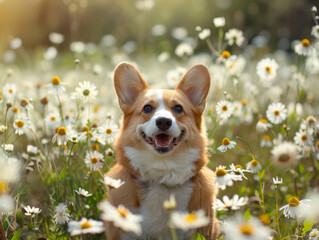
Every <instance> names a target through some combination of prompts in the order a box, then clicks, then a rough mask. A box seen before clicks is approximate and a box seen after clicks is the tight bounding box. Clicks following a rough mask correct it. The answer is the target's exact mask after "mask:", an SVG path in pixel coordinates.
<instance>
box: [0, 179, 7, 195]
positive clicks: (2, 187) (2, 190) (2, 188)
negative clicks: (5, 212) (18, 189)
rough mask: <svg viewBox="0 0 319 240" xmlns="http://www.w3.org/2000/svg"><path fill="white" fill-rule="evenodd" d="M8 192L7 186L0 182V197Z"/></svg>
mask: <svg viewBox="0 0 319 240" xmlns="http://www.w3.org/2000/svg"><path fill="white" fill-rule="evenodd" d="M7 192H8V184H7V183H4V182H1V181H0V195H1V194H2V193H7Z"/></svg>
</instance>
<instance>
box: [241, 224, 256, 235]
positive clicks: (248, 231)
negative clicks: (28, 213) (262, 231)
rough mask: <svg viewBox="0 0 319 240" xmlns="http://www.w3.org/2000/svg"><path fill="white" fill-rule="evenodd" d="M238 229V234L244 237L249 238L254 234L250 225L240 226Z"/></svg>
mask: <svg viewBox="0 0 319 240" xmlns="http://www.w3.org/2000/svg"><path fill="white" fill-rule="evenodd" d="M239 229H240V232H241V233H242V234H243V235H246V236H251V235H253V233H254V226H253V225H251V224H250V223H242V224H240V226H239Z"/></svg>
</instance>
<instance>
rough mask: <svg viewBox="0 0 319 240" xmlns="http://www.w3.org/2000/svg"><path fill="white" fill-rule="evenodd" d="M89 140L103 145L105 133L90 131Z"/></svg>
mask: <svg viewBox="0 0 319 240" xmlns="http://www.w3.org/2000/svg"><path fill="white" fill-rule="evenodd" d="M91 142H95V143H100V144H102V145H105V144H106V142H105V135H104V134H101V133H98V132H96V131H93V132H92V137H91Z"/></svg>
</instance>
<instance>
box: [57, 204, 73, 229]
mask: <svg viewBox="0 0 319 240" xmlns="http://www.w3.org/2000/svg"><path fill="white" fill-rule="evenodd" d="M67 210H68V208H67V206H66V205H65V204H64V203H59V205H58V206H56V207H55V215H54V216H53V218H54V221H55V223H56V224H64V223H67V222H68V221H69V219H70V214H69V213H67V212H66V211H67Z"/></svg>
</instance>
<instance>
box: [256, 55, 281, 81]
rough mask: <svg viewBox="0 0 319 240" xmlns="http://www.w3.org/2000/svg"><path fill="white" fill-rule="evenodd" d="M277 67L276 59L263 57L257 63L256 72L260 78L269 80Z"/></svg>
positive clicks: (275, 73)
mask: <svg viewBox="0 0 319 240" xmlns="http://www.w3.org/2000/svg"><path fill="white" fill-rule="evenodd" d="M278 67H279V66H278V64H277V62H276V60H274V59H271V58H264V59H262V60H260V61H259V62H258V63H257V67H256V69H257V74H258V76H259V77H260V78H261V79H262V80H267V81H271V80H273V79H275V77H276V75H277V69H278Z"/></svg>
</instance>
